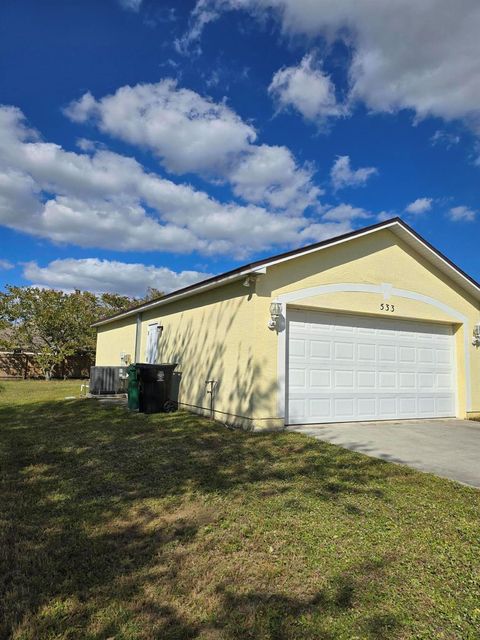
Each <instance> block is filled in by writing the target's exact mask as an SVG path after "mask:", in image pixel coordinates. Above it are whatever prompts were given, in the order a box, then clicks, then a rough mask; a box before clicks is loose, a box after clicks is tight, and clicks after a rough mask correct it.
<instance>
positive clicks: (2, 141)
mask: <svg viewBox="0 0 480 640" xmlns="http://www.w3.org/2000/svg"><path fill="white" fill-rule="evenodd" d="M255 149H257V148H256V147H255ZM260 149H262V148H261V147H260ZM278 149H279V150H280V151H277V153H279V154H280V155H283V157H284V159H285V158H286V160H287V161H288V154H286V151H285V149H284V148H283V147H278ZM267 155H268V154H267ZM292 162H293V161H292ZM285 166H286V167H287V168H288V162H286V164H285V165H284V168H285ZM285 170H286V169H285ZM274 173H275V172H274V171H273V170H272V171H271V175H273V174H274ZM292 173H293V174H294V176H295V175H296V176H297V177H298V175H300V176H301V175H302V174H296V173H295V172H293V171H292ZM287 174H288V171H287ZM271 175H270V176H269V178H268V179H269V180H270V179H271ZM288 179H289V180H292V181H293V182H292V189H293V190H294V191H295V192H296V193H299V194H300V195H301V197H304V198H306V199H308V198H310V197H311V193H310V191H309V190H310V189H311V187H310V186H307V185H308V184H309V183H308V181H307V177H306V175H305V176H303V182H301V181H300V184H295V181H294V179H293V177H292V175H290V176H289V178H288ZM252 180H253V178H252V176H249V174H248V171H246V170H245V171H244V172H243V173H242V172H240V174H239V176H238V178H237V182H236V183H235V184H236V185H238V189H239V190H242V189H253V190H255V185H254V184H253V182H252ZM257 195H259V197H260V192H258V194H257ZM276 198H277V199H278V200H279V202H278V203H277V204H278V206H281V205H282V206H283V205H284V204H286V203H291V202H292V198H291V197H290V193H289V192H288V190H287V187H286V186H285V185H283V186H282V188H280V187H278V188H277V189H275V188H273V189H272V191H271V192H269V194H268V196H267V197H264V198H263V200H266V201H268V204H272V206H277V204H276V203H275V199H276ZM289 206H290V205H289ZM0 224H3V225H5V226H8V227H11V228H14V229H18V230H21V231H24V232H27V233H29V234H32V235H36V236H40V237H45V238H49V239H50V240H52V241H54V242H59V243H72V244H76V245H79V246H83V247H101V248H107V249H116V250H123V251H129V250H142V251H153V250H154V251H170V252H175V253H191V252H194V251H196V252H201V253H203V254H206V255H210V254H219V253H222V254H228V255H231V256H235V257H239V258H240V257H241V258H243V257H245V256H247V255H249V254H252V253H254V252H257V251H263V250H266V249H268V248H270V247H273V246H278V245H280V246H285V245H291V244H294V243H297V242H298V239H299V238H300V237H301V238H302V240H304V241H305V242H310V241H312V242H313V241H315V240H317V239H319V238H320V237H323V236H324V234H325V232H326V231H325V229H326V228H325V229H324V228H323V226H322V225H321V224H320V223H319V221H318V220H314V219H312V218H309V217H306V216H304V215H303V214H302V213H301V212H299V211H298V210H297V209H296V208H295V207H293V206H292V212H288V211H272V210H268V209H267V208H265V207H262V206H259V205H257V204H249V205H240V204H238V203H236V202H228V203H222V202H219V201H217V200H215V199H214V198H211V197H210V196H209V195H208V194H206V193H204V192H202V191H197V190H195V189H194V188H193V187H192V186H190V185H187V184H176V183H174V182H172V181H171V180H167V179H165V178H162V177H160V176H159V175H157V174H155V173H148V172H146V171H145V170H144V168H143V167H142V166H141V165H140V164H139V163H138V162H137V161H136V160H135V159H133V158H128V157H125V156H122V155H119V154H116V153H112V152H110V151H106V150H103V149H96V150H95V151H93V152H92V153H90V154H87V153H76V152H72V151H66V150H65V149H63V148H62V147H61V146H59V145H56V144H53V143H49V142H43V141H40V139H39V136H38V134H36V133H35V132H32V130H30V129H28V128H27V126H26V125H25V121H24V117H23V114H22V113H21V111H20V110H19V109H16V108H14V107H1V108H0ZM334 229H335V226H334V225H330V226H329V227H328V232H332V233H334ZM338 229H339V233H340V232H341V231H342V230H343V227H342V228H340V226H338Z"/></svg>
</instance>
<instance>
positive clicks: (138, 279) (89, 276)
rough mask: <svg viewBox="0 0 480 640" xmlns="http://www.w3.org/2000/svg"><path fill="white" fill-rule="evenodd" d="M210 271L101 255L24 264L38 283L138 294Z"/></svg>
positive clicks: (171, 287)
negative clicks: (44, 264)
mask: <svg viewBox="0 0 480 640" xmlns="http://www.w3.org/2000/svg"><path fill="white" fill-rule="evenodd" d="M210 275H211V274H209V273H201V272H198V271H180V272H175V271H172V270H171V269H168V268H167V267H155V266H152V265H145V264H139V263H127V262H119V261H116V260H100V259H98V258H82V259H74V258H66V259H62V260H53V261H52V262H50V263H49V264H48V265H47V266H45V267H40V266H39V265H38V264H37V263H36V262H28V263H26V264H25V265H24V268H23V276H24V278H26V279H27V280H29V281H30V282H33V283H35V284H37V285H41V286H46V287H50V288H53V289H63V290H75V289H81V290H86V291H92V292H94V293H104V292H110V293H120V294H122V295H129V296H136V297H140V296H142V295H144V294H145V291H146V290H147V288H148V287H154V288H156V289H159V290H160V291H163V292H164V293H169V292H170V291H174V290H175V289H181V288H183V287H187V286H189V285H191V284H194V283H195V282H198V281H200V280H204V279H205V278H208V277H210Z"/></svg>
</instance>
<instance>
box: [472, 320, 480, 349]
mask: <svg viewBox="0 0 480 640" xmlns="http://www.w3.org/2000/svg"><path fill="white" fill-rule="evenodd" d="M472 344H473V345H474V346H475V347H480V322H479V323H478V324H476V325H475V326H474V327H473V340H472Z"/></svg>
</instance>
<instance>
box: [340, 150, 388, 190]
mask: <svg viewBox="0 0 480 640" xmlns="http://www.w3.org/2000/svg"><path fill="white" fill-rule="evenodd" d="M377 173H378V171H377V169H375V167H360V169H352V168H351V166H350V156H338V157H337V159H336V160H335V162H334V163H333V166H332V169H331V171H330V177H331V179H332V185H333V188H334V189H335V190H338V189H343V188H344V187H362V186H364V185H365V184H366V182H367V180H368V179H369V178H370V177H371V176H374V175H376V174H377Z"/></svg>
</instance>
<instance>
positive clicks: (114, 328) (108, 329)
mask: <svg viewBox="0 0 480 640" xmlns="http://www.w3.org/2000/svg"><path fill="white" fill-rule="evenodd" d="M135 322H136V321H135V316H131V317H129V318H124V319H123V320H117V321H115V322H111V323H109V324H104V325H101V326H100V327H98V328H97V351H96V355H95V364H96V365H97V366H99V367H100V366H108V365H112V366H113V365H115V366H120V365H121V364H122V362H121V360H120V353H121V352H122V351H123V352H125V353H129V354H130V356H131V358H132V361H133V360H134V359H135Z"/></svg>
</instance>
